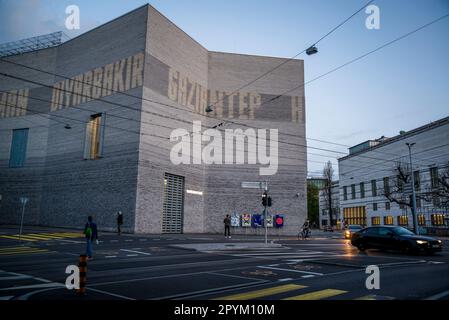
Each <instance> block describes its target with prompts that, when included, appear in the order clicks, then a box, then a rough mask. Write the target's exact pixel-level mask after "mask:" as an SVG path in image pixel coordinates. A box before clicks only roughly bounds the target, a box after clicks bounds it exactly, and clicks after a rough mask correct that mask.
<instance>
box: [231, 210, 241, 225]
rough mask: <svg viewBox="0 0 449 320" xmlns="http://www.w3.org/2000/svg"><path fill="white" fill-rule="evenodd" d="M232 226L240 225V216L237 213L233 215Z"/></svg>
mask: <svg viewBox="0 0 449 320" xmlns="http://www.w3.org/2000/svg"><path fill="white" fill-rule="evenodd" d="M231 227H240V216H239V215H238V214H236V213H234V214H233V215H232V216H231Z"/></svg>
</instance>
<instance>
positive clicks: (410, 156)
mask: <svg viewBox="0 0 449 320" xmlns="http://www.w3.org/2000/svg"><path fill="white" fill-rule="evenodd" d="M406 145H407V147H408V155H409V161H410V175H411V176H412V215H413V228H414V229H415V233H416V234H419V229H418V217H417V214H416V192H415V175H414V174H413V165H412V147H413V146H414V145H415V143H408V142H407V143H406Z"/></svg>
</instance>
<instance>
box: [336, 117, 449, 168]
mask: <svg viewBox="0 0 449 320" xmlns="http://www.w3.org/2000/svg"><path fill="white" fill-rule="evenodd" d="M448 123H449V117H445V118H442V119H439V120H436V121H433V122H430V123H428V124H425V125H423V126H421V127H418V128H416V129H412V130H410V131H407V132H405V133H403V134H398V135H396V136H394V137H391V138H388V139H386V140H385V141H382V142H379V144H377V145H375V146H373V147H370V148H367V149H363V150H361V151H358V152H355V153H353V154H348V155H347V156H344V157H341V158H338V161H343V160H346V159H349V158H351V157H355V156H358V155H360V154H362V153H365V152H369V151H372V150H375V149H378V148H381V147H383V146H386V145H388V144H391V143H394V142H397V141H400V140H403V139H405V138H408V137H412V136H414V135H417V134H420V133H423V132H426V131H429V130H432V129H435V128H438V127H441V126H443V125H445V124H448ZM367 141H370V140H367ZM362 143H363V142H362ZM358 145H360V144H358ZM358 145H356V146H358ZM351 148H352V147H351Z"/></svg>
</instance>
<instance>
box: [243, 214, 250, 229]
mask: <svg viewBox="0 0 449 320" xmlns="http://www.w3.org/2000/svg"><path fill="white" fill-rule="evenodd" d="M242 227H251V215H250V214H249V213H244V214H242Z"/></svg>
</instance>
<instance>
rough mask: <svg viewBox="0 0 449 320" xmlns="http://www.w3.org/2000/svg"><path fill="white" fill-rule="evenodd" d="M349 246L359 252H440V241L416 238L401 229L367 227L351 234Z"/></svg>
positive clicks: (406, 230)
mask: <svg viewBox="0 0 449 320" xmlns="http://www.w3.org/2000/svg"><path fill="white" fill-rule="evenodd" d="M351 244H352V245H353V246H356V247H357V248H358V249H359V250H360V251H364V250H365V249H391V250H401V251H403V252H409V253H418V252H426V253H434V252H436V251H441V250H442V247H443V246H442V242H441V240H437V239H435V238H431V237H426V236H418V235H416V234H414V233H413V232H411V231H410V230H408V229H406V228H403V227H393V226H382V227H369V228H365V229H362V230H360V231H358V232H355V233H353V234H352V237H351Z"/></svg>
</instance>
